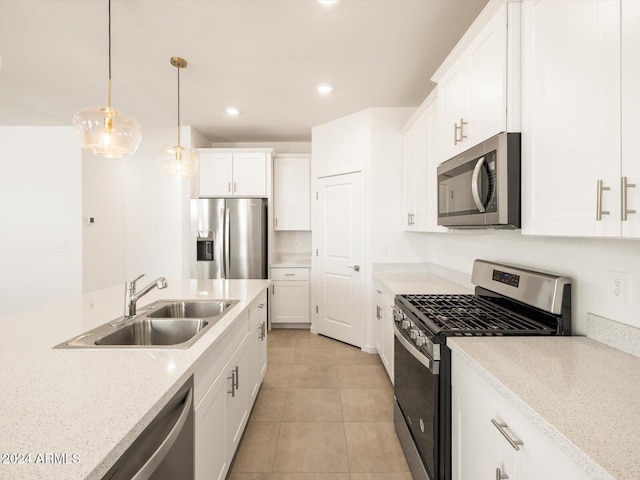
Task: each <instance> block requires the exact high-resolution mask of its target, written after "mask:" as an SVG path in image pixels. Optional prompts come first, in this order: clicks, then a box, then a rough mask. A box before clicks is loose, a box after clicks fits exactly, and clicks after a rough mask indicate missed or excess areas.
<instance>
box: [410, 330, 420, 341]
mask: <svg viewBox="0 0 640 480" xmlns="http://www.w3.org/2000/svg"><path fill="white" fill-rule="evenodd" d="M418 335H420V332H419V331H418V330H415V329H414V330H411V331H410V332H409V336H410V337H411V339H412V340H415V339H416V338H418Z"/></svg>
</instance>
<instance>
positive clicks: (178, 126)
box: [177, 67, 180, 146]
mask: <svg viewBox="0 0 640 480" xmlns="http://www.w3.org/2000/svg"><path fill="white" fill-rule="evenodd" d="M177 70H178V146H180V67H178V68H177Z"/></svg>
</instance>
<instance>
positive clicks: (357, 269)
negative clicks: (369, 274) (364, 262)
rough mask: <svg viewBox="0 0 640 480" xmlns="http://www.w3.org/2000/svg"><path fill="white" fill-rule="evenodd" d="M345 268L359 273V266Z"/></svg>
mask: <svg viewBox="0 0 640 480" xmlns="http://www.w3.org/2000/svg"><path fill="white" fill-rule="evenodd" d="M347 268H351V269H352V270H353V271H354V272H359V271H360V265H347Z"/></svg>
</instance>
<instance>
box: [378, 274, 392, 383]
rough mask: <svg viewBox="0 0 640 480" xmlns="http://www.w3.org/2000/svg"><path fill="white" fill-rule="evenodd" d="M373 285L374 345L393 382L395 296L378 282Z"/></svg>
mask: <svg viewBox="0 0 640 480" xmlns="http://www.w3.org/2000/svg"><path fill="white" fill-rule="evenodd" d="M374 286H375V289H376V292H375V296H374V298H375V302H376V319H375V346H376V350H377V351H378V355H379V356H380V360H382V364H383V365H384V368H385V369H386V370H387V374H388V375H389V378H390V379H391V383H393V365H394V362H393V352H394V341H393V336H394V333H393V302H394V299H395V296H394V294H393V293H392V292H390V291H389V290H387V289H386V288H385V287H384V286H382V285H381V284H380V282H375V283H374Z"/></svg>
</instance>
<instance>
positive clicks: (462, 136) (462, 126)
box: [460, 118, 468, 142]
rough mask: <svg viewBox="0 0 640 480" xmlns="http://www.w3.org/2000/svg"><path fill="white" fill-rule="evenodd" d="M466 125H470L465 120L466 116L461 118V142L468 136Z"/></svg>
mask: <svg viewBox="0 0 640 480" xmlns="http://www.w3.org/2000/svg"><path fill="white" fill-rule="evenodd" d="M465 125H468V123H467V122H465V121H464V118H461V119H460V141H461V142H462V140H464V139H465V138H467V136H466V135H465V134H464V126H465Z"/></svg>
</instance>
